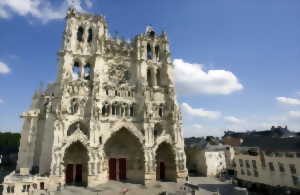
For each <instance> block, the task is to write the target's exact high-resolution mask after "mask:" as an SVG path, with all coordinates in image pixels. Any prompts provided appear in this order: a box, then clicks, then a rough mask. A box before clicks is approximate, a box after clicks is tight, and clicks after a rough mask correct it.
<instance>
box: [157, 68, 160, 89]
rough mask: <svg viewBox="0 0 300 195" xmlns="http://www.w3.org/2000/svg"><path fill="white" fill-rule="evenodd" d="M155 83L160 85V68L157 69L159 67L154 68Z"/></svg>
mask: <svg viewBox="0 0 300 195" xmlns="http://www.w3.org/2000/svg"><path fill="white" fill-rule="evenodd" d="M156 83H157V85H158V86H160V85H161V81H160V70H159V69H157V70H156Z"/></svg>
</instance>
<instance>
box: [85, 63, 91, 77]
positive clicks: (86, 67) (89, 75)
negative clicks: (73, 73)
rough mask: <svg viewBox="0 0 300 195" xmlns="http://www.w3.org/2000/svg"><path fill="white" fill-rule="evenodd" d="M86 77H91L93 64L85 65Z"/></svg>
mask: <svg viewBox="0 0 300 195" xmlns="http://www.w3.org/2000/svg"><path fill="white" fill-rule="evenodd" d="M84 79H85V80H90V79H91V65H90V64H86V65H85V66H84Z"/></svg>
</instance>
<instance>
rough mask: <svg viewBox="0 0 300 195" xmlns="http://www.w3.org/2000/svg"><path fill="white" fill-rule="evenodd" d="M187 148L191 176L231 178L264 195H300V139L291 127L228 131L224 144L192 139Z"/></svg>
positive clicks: (224, 137) (186, 143) (239, 184)
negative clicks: (226, 176) (225, 176)
mask: <svg viewBox="0 0 300 195" xmlns="http://www.w3.org/2000/svg"><path fill="white" fill-rule="evenodd" d="M221 142H222V143H221ZM185 145H186V148H185V150H186V155H187V167H188V170H189V172H190V175H192V174H196V175H200V176H219V175H223V174H226V175H231V176H232V177H233V179H234V180H233V181H234V182H235V184H237V185H238V186H242V187H246V188H248V189H249V190H254V191H259V192H262V193H263V194H272V195H273V194H280V195H281V194H299V193H300V181H299V178H300V136H299V134H297V133H294V132H291V131H289V130H288V129H287V127H285V128H282V127H272V128H271V129H270V130H266V131H249V132H244V133H241V132H233V131H226V132H225V135H224V136H223V139H222V141H220V143H211V142H209V141H207V140H206V139H204V138H188V139H186V140H185Z"/></svg>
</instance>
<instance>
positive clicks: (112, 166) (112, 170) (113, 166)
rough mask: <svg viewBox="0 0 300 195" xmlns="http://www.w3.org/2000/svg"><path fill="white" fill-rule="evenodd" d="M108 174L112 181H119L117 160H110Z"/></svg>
mask: <svg viewBox="0 0 300 195" xmlns="http://www.w3.org/2000/svg"><path fill="white" fill-rule="evenodd" d="M108 172H109V179H110V180H117V160H116V159H115V158H110V159H109V162H108Z"/></svg>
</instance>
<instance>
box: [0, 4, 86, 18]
mask: <svg viewBox="0 0 300 195" xmlns="http://www.w3.org/2000/svg"><path fill="white" fill-rule="evenodd" d="M85 5H86V6H87V7H88V8H90V7H91V6H92V1H91V0H85ZM71 6H73V7H74V8H76V9H77V10H78V11H80V12H83V11H84V9H83V8H82V6H81V0H63V1H62V3H61V4H60V5H59V6H54V5H53V4H51V1H50V0H1V1H0V18H8V17H10V16H11V15H13V14H17V15H20V16H29V15H30V16H32V17H34V18H37V19H40V20H41V21H42V22H44V23H45V22H47V21H49V20H53V19H62V18H64V17H65V14H66V10H67V9H68V8H69V7H71Z"/></svg>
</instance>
